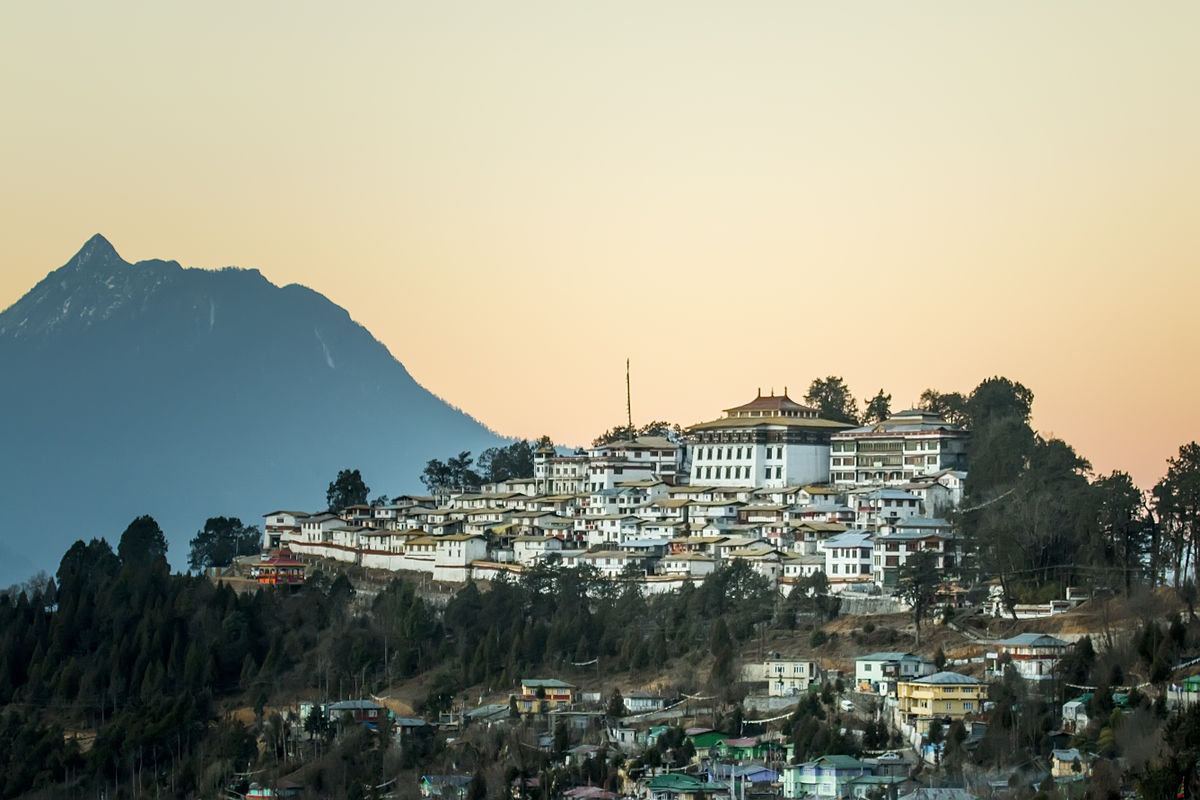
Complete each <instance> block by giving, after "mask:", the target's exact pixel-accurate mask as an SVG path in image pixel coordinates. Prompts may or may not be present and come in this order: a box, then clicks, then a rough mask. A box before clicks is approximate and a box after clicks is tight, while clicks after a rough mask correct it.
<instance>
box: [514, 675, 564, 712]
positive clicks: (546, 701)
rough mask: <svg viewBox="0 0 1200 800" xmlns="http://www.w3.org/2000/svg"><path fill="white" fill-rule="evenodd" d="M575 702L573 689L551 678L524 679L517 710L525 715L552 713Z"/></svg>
mask: <svg viewBox="0 0 1200 800" xmlns="http://www.w3.org/2000/svg"><path fill="white" fill-rule="evenodd" d="M573 702H575V687H574V686H572V685H571V684H569V683H564V682H563V681H558V680H554V679H553V678H525V679H524V680H522V681H521V695H520V696H519V697H518V698H517V708H518V709H519V710H520V711H522V712H525V713H530V712H533V713H540V712H542V711H552V710H554V709H556V708H558V707H560V706H569V705H571V703H573Z"/></svg>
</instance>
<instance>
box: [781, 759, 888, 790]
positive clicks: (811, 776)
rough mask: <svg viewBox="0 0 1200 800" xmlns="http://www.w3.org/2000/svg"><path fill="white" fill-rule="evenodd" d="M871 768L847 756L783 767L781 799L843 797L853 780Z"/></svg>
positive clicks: (867, 773)
mask: <svg viewBox="0 0 1200 800" xmlns="http://www.w3.org/2000/svg"><path fill="white" fill-rule="evenodd" d="M870 774H871V767H870V765H869V764H867V763H866V762H863V761H859V760H858V759H857V758H852V757H851V756H821V757H820V758H817V759H814V760H813V761H807V762H805V763H803V764H790V765H788V766H786V767H784V768H783V796H784V797H787V798H799V797H828V798H835V797H845V796H847V795H849V794H850V784H851V782H852V781H853V780H854V779H855V778H859V777H862V776H863V775H870Z"/></svg>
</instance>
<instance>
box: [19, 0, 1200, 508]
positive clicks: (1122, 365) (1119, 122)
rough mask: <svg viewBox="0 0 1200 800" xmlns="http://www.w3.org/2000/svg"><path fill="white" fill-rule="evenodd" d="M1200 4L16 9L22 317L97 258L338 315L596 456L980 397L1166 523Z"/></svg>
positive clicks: (425, 379)
mask: <svg viewBox="0 0 1200 800" xmlns="http://www.w3.org/2000/svg"><path fill="white" fill-rule="evenodd" d="M1198 32H1200V3H1196V2H1192V1H1191V0H1187V1H1186V2H1185V1H1181V2H1171V1H1170V0H1161V1H1160V2H1152V3H1144V2H1122V3H1116V2H1105V1H1104V0H1086V1H1080V2H1072V1H1071V0H1061V1H1057V0H1056V1H1055V2H1046V0H1031V1H1029V2H1021V1H1020V0H1018V1H1016V2H1004V3H985V2H963V0H952V1H950V0H948V1H947V2H922V1H921V0H915V1H914V2H899V1H898V0H897V1H895V2H870V1H864V2H822V3H814V2H803V1H802V0H791V1H789V2H748V3H728V2H726V3H714V2H705V1H704V0H686V1H683V0H681V1H678V2H677V1H675V0H663V1H662V2H655V1H654V0H638V1H637V2H623V1H622V0H604V1H603V2H564V0H553V1H552V2H506V3H492V2H454V0H438V2H430V3H410V2H399V1H398V0H386V1H381V2H372V1H370V0H364V1H363V2H354V3H347V4H340V3H339V4H335V3H330V2H319V3H318V2H305V1H304V0H287V1H286V2H284V1H280V2H245V1H244V0H239V2H223V1H221V0H217V1H216V2H206V3H156V2H137V3H135V2H127V1H125V0H112V1H111V2H106V3H70V2H55V0H48V1H47V2H41V3H22V4H15V5H13V6H12V7H10V8H7V9H6V10H5V11H4V13H3V24H0V97H3V107H4V113H3V125H0V137H2V141H3V148H2V150H0V158H2V159H3V173H2V175H3V178H2V180H0V213H2V214H3V220H4V231H5V233H4V236H2V237H0V307H7V306H8V305H10V304H11V303H13V302H15V301H16V300H17V299H18V298H19V297H20V296H21V295H22V294H24V293H25V292H26V291H27V290H28V289H29V288H31V287H32V286H33V285H34V284H35V283H36V282H37V281H38V280H40V279H41V278H42V277H44V276H45V274H46V273H47V272H48V271H50V270H51V269H53V268H55V267H57V266H59V265H61V264H62V263H64V262H65V261H66V260H67V259H68V258H69V257H70V256H71V255H72V254H73V253H74V252H75V250H77V249H78V248H79V247H80V246H81V245H82V244H83V242H84V241H85V240H86V239H87V238H88V237H89V236H91V235H92V234H93V233H97V232H99V233H103V234H104V235H105V236H106V237H107V238H108V239H109V240H111V241H112V243H113V244H114V245H115V246H116V248H117V250H118V251H119V252H120V253H121V255H122V256H124V257H125V258H126V259H127V260H130V261H137V260H141V259H146V258H166V259H174V260H178V261H179V262H180V263H182V264H183V265H185V266H197V267H209V268H217V267H221V266H225V265H237V266H243V267H256V268H258V269H260V270H261V271H262V272H263V273H264V274H265V275H266V276H267V277H268V278H269V279H270V280H272V281H273V282H275V283H277V284H280V285H283V284H286V283H293V282H295V283H303V284H305V285H308V286H311V287H312V288H314V289H316V290H317V291H320V292H322V293H324V294H325V295H326V296H328V297H329V298H330V299H331V300H333V301H334V302H336V303H338V304H340V305H342V306H344V307H345V308H346V309H348V310H349V312H350V314H351V316H353V317H354V318H355V319H356V320H357V321H359V322H360V323H362V324H363V325H365V326H366V327H367V328H369V329H370V330H371V331H372V332H373V333H374V334H375V336H376V337H378V338H379V339H380V340H381V341H383V342H384V343H385V344H386V345H387V346H388V347H389V348H390V349H391V351H392V353H393V354H394V355H395V356H396V357H397V358H398V359H400V360H401V361H402V362H403V363H404V364H405V365H406V366H407V367H408V368H409V370H410V371H411V372H412V374H413V375H414V377H415V378H416V379H417V380H418V381H420V382H421V383H422V384H424V385H425V386H426V387H428V388H429V389H430V390H432V391H433V392H435V393H436V394H438V395H440V396H441V397H443V398H445V399H446V400H448V401H449V402H451V403H453V404H455V405H457V406H460V407H462V408H463V409H465V410H466V411H468V412H469V413H471V414H472V415H474V416H476V417H477V418H479V419H480V420H482V421H483V422H485V423H486V424H487V425H489V426H490V427H492V428H494V429H495V430H497V431H499V432H501V433H503V434H507V435H513V436H525V437H532V436H536V435H538V434H541V433H548V434H550V435H551V436H552V437H553V438H554V439H555V440H556V441H558V442H562V443H569V444H578V443H586V442H588V441H590V440H591V438H592V437H593V436H594V435H595V434H597V433H598V432H600V431H601V430H603V429H605V428H607V427H610V426H612V425H614V424H617V423H620V422H621V421H622V420H623V418H624V415H625V385H624V367H625V358H626V357H630V358H632V361H633V369H632V371H633V413H634V416H635V420H640V421H647V420H650V419H667V420H670V421H675V422H679V423H682V424H685V425H686V424H690V423H694V422H698V421H700V420H703V419H710V418H713V417H715V416H718V415H719V413H720V410H721V409H722V408H725V407H728V406H731V405H736V404H738V403H741V402H745V401H747V400H749V399H750V398H752V397H753V396H754V393H755V391H756V390H757V389H758V388H759V387H761V388H762V389H763V391H764V392H766V391H770V390H771V389H772V388H774V389H775V390H776V391H782V390H783V387H784V386H788V387H789V389H790V392H791V394H792V396H793V397H796V398H799V397H800V396H801V395H803V394H804V391H805V389H806V387H807V385H808V383H809V381H810V380H811V379H812V378H814V377H816V376H825V375H841V376H844V378H845V379H846V381H847V382H848V383H849V385H850V386H851V387H852V389H853V390H854V392H855V394H856V395H857V396H858V398H859V399H860V402H861V400H862V398H864V397H867V396H870V395H873V394H874V393H875V391H876V390H878V389H880V388H883V389H884V390H885V391H887V392H890V393H891V394H892V396H893V407H894V408H901V407H905V406H908V405H911V404H913V403H914V402H915V401H916V399H917V397H918V395H919V394H920V392H921V390H922V389H924V388H926V387H934V388H937V389H939V390H942V391H951V390H961V391H968V390H970V389H971V388H972V387H974V386H975V385H976V384H977V383H978V382H979V381H980V380H981V379H983V378H985V377H988V376H990V375H995V374H999V375H1005V376H1008V377H1010V378H1013V379H1015V380H1020V381H1021V382H1023V383H1025V384H1026V385H1027V386H1029V387H1030V388H1031V389H1032V390H1033V391H1034V392H1035V395H1036V400H1035V404H1034V424H1035V426H1036V427H1037V428H1038V429H1039V430H1040V431H1041V432H1042V433H1043V434H1053V435H1056V436H1059V437H1062V438H1064V439H1066V440H1067V441H1068V442H1070V443H1071V444H1072V445H1074V446H1075V448H1076V449H1077V450H1078V451H1079V452H1080V454H1081V455H1083V456H1085V457H1086V458H1088V459H1090V460H1091V462H1092V464H1093V465H1094V467H1095V468H1096V469H1097V470H1098V471H1101V472H1108V471H1110V470H1113V469H1117V468H1120V469H1124V470H1126V471H1128V472H1130V473H1131V474H1132V475H1133V476H1134V478H1135V480H1136V481H1137V482H1138V483H1139V484H1140V485H1142V486H1143V487H1149V486H1150V485H1152V484H1153V483H1154V482H1155V481H1156V480H1157V479H1158V478H1159V477H1161V476H1162V474H1163V473H1164V471H1165V466H1166V465H1165V460H1166V459H1167V458H1168V457H1169V456H1171V455H1174V454H1175V453H1177V452H1178V449H1179V446H1180V445H1181V444H1183V443H1185V442H1188V441H1191V440H1193V439H1195V438H1197V436H1198V435H1200V434H1198V430H1197V429H1198V425H1197V422H1196V410H1197V405H1198V403H1197V401H1196V398H1197V392H1198V390H1200V386H1198V383H1200V381H1198V379H1197V370H1198V366H1200V358H1198V356H1200V352H1198V350H1200V348H1198V347H1197V333H1198V326H1197V323H1196V316H1195V305H1196V302H1197V297H1198V291H1197V290H1198V289H1200V277H1198V276H1197V267H1198V266H1200V264H1198V259H1197V256H1198V255H1200V47H1197V45H1196V42H1197V34H1198Z"/></svg>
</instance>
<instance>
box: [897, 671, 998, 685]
mask: <svg viewBox="0 0 1200 800" xmlns="http://www.w3.org/2000/svg"><path fill="white" fill-rule="evenodd" d="M982 682H983V681H980V680H979V679H978V678H972V677H971V676H970V675H963V674H962V673H959V672H935V673H933V674H932V675H926V676H925V677H924V678H917V679H916V680H915V681H912V683H922V684H927V685H931V686H953V685H958V686H965V685H976V684H980V683H982Z"/></svg>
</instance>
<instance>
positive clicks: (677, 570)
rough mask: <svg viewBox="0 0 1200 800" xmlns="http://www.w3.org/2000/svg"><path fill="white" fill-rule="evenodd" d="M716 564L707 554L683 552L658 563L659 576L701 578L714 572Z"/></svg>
mask: <svg viewBox="0 0 1200 800" xmlns="http://www.w3.org/2000/svg"><path fill="white" fill-rule="evenodd" d="M716 567H717V562H716V560H715V559H713V557H712V556H710V555H708V554H707V553H700V552H691V551H684V552H680V553H675V554H673V555H669V556H667V557H665V558H663V559H662V560H661V561H659V562H658V571H659V574H661V575H687V576H690V577H697V578H702V577H704V576H705V575H708V574H709V573H710V572H712V571H713V570H715V569H716Z"/></svg>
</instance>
